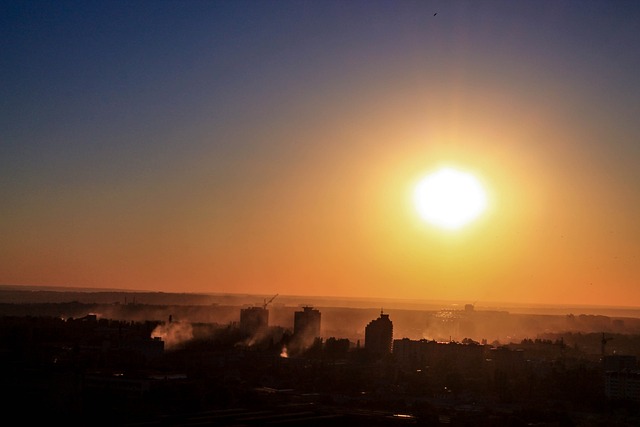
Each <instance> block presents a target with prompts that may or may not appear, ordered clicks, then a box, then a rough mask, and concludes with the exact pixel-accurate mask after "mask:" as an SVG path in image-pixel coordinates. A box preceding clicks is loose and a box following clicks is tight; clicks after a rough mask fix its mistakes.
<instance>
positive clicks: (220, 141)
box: [0, 1, 640, 307]
mask: <svg viewBox="0 0 640 427" xmlns="http://www.w3.org/2000/svg"><path fill="white" fill-rule="evenodd" d="M1 5H2V9H1V10H2V12H1V19H2V25H1V26H0V34H1V35H2V40H3V41H2V42H1V43H2V45H3V49H2V52H3V53H2V54H0V58H1V59H2V63H3V66H2V67H0V77H1V78H2V80H1V81H2V83H0V97H1V98H2V100H3V101H2V111H3V114H2V115H1V116H0V141H1V142H0V206H1V207H0V218H1V221H0V233H1V234H2V235H3V239H2V241H0V284H6V285H14V284H15V285H33V286H51V287H55V286H69V287H79V288H88V289H92V288H93V289H103V288H110V289H128V290H137V291H159V292H177V293H180V292H187V293H240V294H243V293H244V294H256V295H274V294H281V295H300V296H333V297H345V298H347V297H362V296H366V297H372V298H381V299H384V298H394V299H402V300H451V301H465V302H469V303H471V302H474V301H494V302H505V303H507V302H508V303H520V304H549V305H590V306H625V307H638V306H640V287H638V286H637V285H638V283H639V281H640V270H639V269H638V267H637V265H638V262H639V258H638V257H639V256H640V247H639V246H638V244H637V242H638V241H639V238H640V226H639V224H640V223H639V222H638V219H637V218H638V212H639V209H640V169H638V168H637V165H636V163H637V160H638V159H639V158H640V145H639V144H638V141H639V138H640V123H638V121H637V120H635V118H636V117H637V116H638V113H640V102H639V101H638V100H639V99H640V96H639V95H640V93H638V92H639V91H640V84H639V82H638V78H637V76H636V74H637V69H638V68H639V67H640V53H638V52H637V46H638V45H640V31H638V30H640V26H639V25H638V22H640V20H639V19H638V18H640V5H639V4H637V3H635V2H617V3H615V4H612V3H610V2H604V1H586V2H585V1H581V2H578V1H563V2H518V3H517V4H515V3H513V2H508V1H491V2H482V3H477V2H464V1H461V2H444V1H443V2H440V1H433V2H429V1H427V2H414V1H401V2H389V1H373V2H360V1H355V2H306V3H301V2H291V1H278V2H270V3H261V2H255V1H234V2H229V1H221V2H209V1H187V2H174V1H157V2H150V1H140V2H135V3H127V2H100V1H89V2H77V1H61V2H55V3H51V4H48V3H43V2H31V1H24V2H22V1H21V2H11V1H7V2H2V3H1ZM443 166H447V167H453V168H459V169H461V170H463V171H466V172H468V173H470V174H472V175H473V176H475V178H476V179H477V180H478V181H479V182H480V183H481V184H482V186H483V188H484V190H485V191H486V192H487V206H486V210H485V211H484V212H483V213H482V214H481V215H480V216H479V217H478V218H477V219H475V220H474V221H472V222H471V223H469V224H467V225H466V226H464V227H462V228H460V229H455V230H450V229H444V228H441V227H437V226H433V225H431V224H429V223H427V222H425V221H424V220H423V219H422V218H421V216H420V214H419V212H418V211H417V210H416V207H415V206H414V204H413V200H412V194H413V192H414V190H415V187H416V185H417V183H419V182H420V181H421V180H422V179H424V177H425V176H426V174H427V173H429V172H433V171H435V170H437V169H438V168H440V167H443Z"/></svg>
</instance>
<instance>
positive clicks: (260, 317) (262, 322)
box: [240, 307, 269, 335]
mask: <svg viewBox="0 0 640 427" xmlns="http://www.w3.org/2000/svg"><path fill="white" fill-rule="evenodd" d="M268 326H269V310H267V309H266V308H264V307H247V308H243V309H241V310H240V331H241V332H242V333H243V334H246V335H255V334H257V333H258V332H261V331H264V330H266V329H267V327H268Z"/></svg>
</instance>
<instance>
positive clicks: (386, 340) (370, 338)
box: [364, 311, 393, 356]
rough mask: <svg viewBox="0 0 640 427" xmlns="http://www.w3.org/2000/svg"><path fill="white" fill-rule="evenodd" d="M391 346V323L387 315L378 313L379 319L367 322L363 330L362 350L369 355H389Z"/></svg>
mask: <svg viewBox="0 0 640 427" xmlns="http://www.w3.org/2000/svg"><path fill="white" fill-rule="evenodd" d="M392 346H393V322H391V320H390V319H389V315H388V314H384V313H383V312H382V311H380V317H379V318H377V319H375V320H372V321H371V322H369V324H368V325H367V327H366V328H365V329H364V348H365V350H367V351H368V352H370V353H371V354H376V355H380V356H383V355H385V354H390V353H391V349H392Z"/></svg>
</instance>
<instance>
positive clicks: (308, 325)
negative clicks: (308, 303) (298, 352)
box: [293, 307, 321, 347]
mask: <svg viewBox="0 0 640 427" xmlns="http://www.w3.org/2000/svg"><path fill="white" fill-rule="evenodd" d="M320 317H321V316H320V311H319V310H316V309H314V308H313V307H304V309H303V311H296V312H295V313H294V314H293V335H294V337H296V339H298V340H299V341H300V343H301V344H302V345H303V346H305V347H306V346H308V345H310V344H311V343H313V340H314V339H315V338H318V337H320Z"/></svg>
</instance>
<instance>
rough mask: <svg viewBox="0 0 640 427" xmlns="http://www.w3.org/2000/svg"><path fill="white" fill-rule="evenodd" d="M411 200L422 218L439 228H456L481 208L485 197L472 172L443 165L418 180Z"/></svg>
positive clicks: (473, 217)
mask: <svg viewBox="0 0 640 427" xmlns="http://www.w3.org/2000/svg"><path fill="white" fill-rule="evenodd" d="M414 202H415V205H416V209H417V210H418V213H419V214H420V216H421V217H422V218H423V219H425V220H426V221H429V222H430V223H432V224H435V225H437V226H440V227H443V228H447V229H458V228H460V227H462V226H463V225H465V224H467V223H469V222H470V221H472V220H473V219H475V218H476V217H478V216H479V215H480V214H481V213H482V212H483V211H484V210H485V208H486V206H487V197H486V194H485V191H484V189H483V188H482V185H480V182H479V181H478V180H477V179H476V178H475V177H474V176H473V175H471V174H468V173H465V172H461V171H458V170H455V169H451V168H443V169H440V170H438V171H436V172H434V173H432V174H430V175H428V176H427V177H425V178H424V179H422V180H421V181H420V182H419V183H418V185H417V186H416V189H415V192H414Z"/></svg>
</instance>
